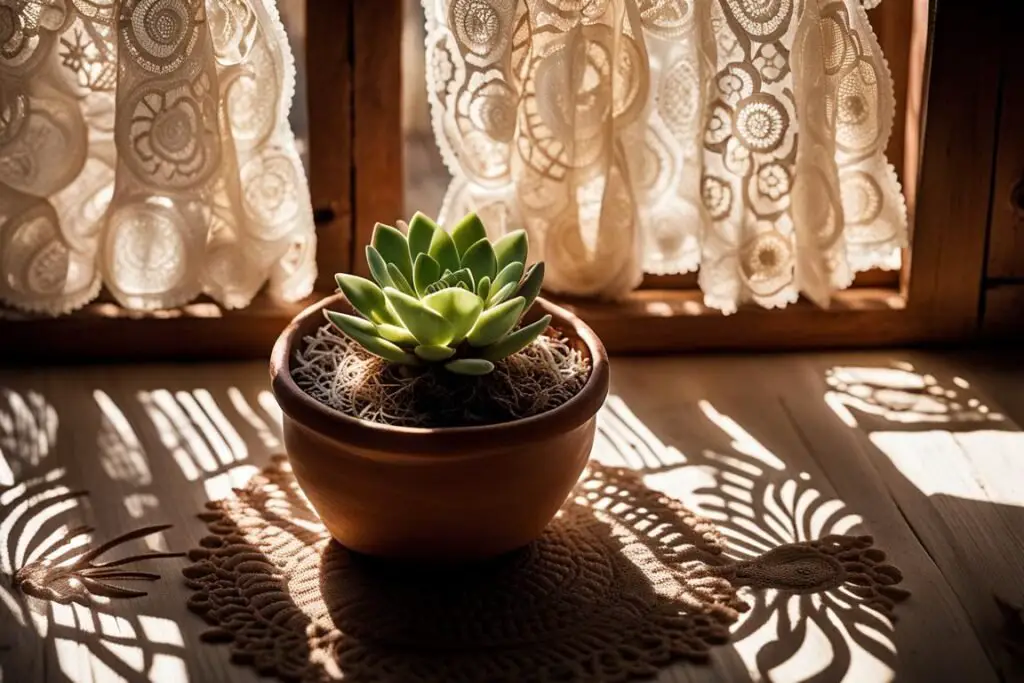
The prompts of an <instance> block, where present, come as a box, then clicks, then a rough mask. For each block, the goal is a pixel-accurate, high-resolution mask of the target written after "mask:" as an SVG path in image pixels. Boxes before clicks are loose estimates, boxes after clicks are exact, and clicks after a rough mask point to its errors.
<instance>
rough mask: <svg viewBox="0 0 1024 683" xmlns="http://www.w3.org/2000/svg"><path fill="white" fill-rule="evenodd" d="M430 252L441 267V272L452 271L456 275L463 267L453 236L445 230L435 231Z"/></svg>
mask: <svg viewBox="0 0 1024 683" xmlns="http://www.w3.org/2000/svg"><path fill="white" fill-rule="evenodd" d="M428 252H429V254H430V256H431V257H432V258H433V259H434V260H435V261H437V262H438V263H439V264H440V265H441V270H443V271H444V270H450V271H452V272H453V273H454V272H455V271H456V270H458V269H459V268H460V267H461V265H460V263H459V250H458V248H456V246H455V242H454V240H452V236H451V235H449V234H448V233H447V232H445V231H444V230H440V229H439V230H436V231H434V236H433V237H432V238H431V240H430V249H429V250H428Z"/></svg>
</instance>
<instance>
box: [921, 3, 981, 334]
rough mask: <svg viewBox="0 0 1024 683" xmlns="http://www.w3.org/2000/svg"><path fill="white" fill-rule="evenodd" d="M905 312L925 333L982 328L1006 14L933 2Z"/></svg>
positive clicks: (970, 330) (964, 331)
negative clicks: (1001, 39) (1002, 19)
mask: <svg viewBox="0 0 1024 683" xmlns="http://www.w3.org/2000/svg"><path fill="white" fill-rule="evenodd" d="M934 7H935V10H934V12H935V13H934V22H933V24H932V26H933V31H932V36H931V52H930V60H929V67H930V68H929V70H928V86H927V100H926V101H927V105H926V112H925V115H924V144H923V149H922V157H921V173H920V178H919V183H918V188H917V207H916V217H915V221H914V233H913V235H912V243H911V244H912V247H911V263H910V281H909V286H908V292H907V295H908V308H907V310H908V311H910V312H911V313H913V314H915V315H918V316H920V318H921V320H922V322H923V323H924V324H925V325H926V326H927V328H928V330H929V334H930V335H931V336H934V337H937V338H947V339H955V338H963V337H965V336H970V335H973V334H974V333H975V332H976V331H977V327H978V320H979V310H980V304H981V288H982V282H983V279H984V269H985V230H986V226H987V225H988V207H989V202H990V199H991V190H992V164H993V154H994V150H995V143H996V135H997V126H996V123H997V121H996V119H997V107H998V91H999V55H1000V47H999V45H998V41H997V40H993V36H996V35H999V22H1000V13H999V12H997V11H979V10H978V8H977V6H972V5H971V4H970V3H962V2H956V1H955V0H937V2H936V3H935V5H934Z"/></svg>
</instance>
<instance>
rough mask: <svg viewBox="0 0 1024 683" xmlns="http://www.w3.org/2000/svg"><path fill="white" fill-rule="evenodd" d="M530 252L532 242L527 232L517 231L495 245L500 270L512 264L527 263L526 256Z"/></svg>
mask: <svg viewBox="0 0 1024 683" xmlns="http://www.w3.org/2000/svg"><path fill="white" fill-rule="evenodd" d="M529 251H530V241H529V239H528V238H527V236H526V231H525V230H516V231H514V232H510V233H509V234H507V235H505V236H504V237H502V238H501V239H500V240H498V241H497V242H495V243H494V255H495V256H496V257H497V258H498V270H499V271H500V270H502V269H503V268H505V267H507V266H508V265H509V264H510V263H526V255H527V254H528V253H529Z"/></svg>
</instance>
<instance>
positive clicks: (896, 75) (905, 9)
mask: <svg viewBox="0 0 1024 683" xmlns="http://www.w3.org/2000/svg"><path fill="white" fill-rule="evenodd" d="M868 18H869V20H870V21H871V27H872V28H873V29H874V31H875V36H876V37H877V38H878V44H879V46H880V47H881V48H882V54H883V55H885V60H886V62H888V64H889V72H890V73H891V75H892V89H893V97H894V100H895V110H896V116H895V117H894V119H893V123H892V135H891V136H890V138H889V147H888V148H887V149H886V152H885V155H886V157H887V158H888V159H889V163H891V164H892V165H893V166H894V167H895V168H896V175H897V177H899V179H900V182H901V183H905V177H904V159H905V157H906V151H907V146H906V139H905V138H906V132H907V123H908V121H907V119H908V114H909V113H910V112H909V111H908V108H907V102H908V93H909V88H910V84H911V82H912V81H913V79H912V78H911V73H910V70H911V65H912V61H911V45H912V44H911V34H912V32H913V28H914V3H913V2H912V1H911V0H902V2H883V3H881V4H880V5H878V6H877V7H875V8H874V9H872V10H871V11H870V12H868Z"/></svg>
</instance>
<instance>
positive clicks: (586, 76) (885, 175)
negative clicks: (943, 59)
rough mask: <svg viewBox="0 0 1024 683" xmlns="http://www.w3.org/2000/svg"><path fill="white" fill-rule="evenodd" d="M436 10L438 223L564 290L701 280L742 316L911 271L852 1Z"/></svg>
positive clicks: (879, 67)
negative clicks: (455, 226) (508, 234)
mask: <svg viewBox="0 0 1024 683" xmlns="http://www.w3.org/2000/svg"><path fill="white" fill-rule="evenodd" d="M423 4H424V8H425V10H426V17H427V38H426V50H427V64H428V69H427V72H428V73H427V82H428V83H427V91H428V98H429V101H430V103H431V110H432V123H433V128H434V132H435V137H436V139H437V142H438V145H439V147H440V149H441V153H442V157H443V158H444V161H445V164H446V165H447V167H448V168H449V170H450V171H451V173H452V176H453V180H452V183H451V185H450V187H449V189H448V192H447V195H446V197H445V200H444V204H443V208H442V220H444V219H445V218H446V217H452V216H459V215H462V212H465V211H468V210H470V209H476V210H478V211H479V212H481V213H482V214H484V218H485V222H486V223H487V225H489V226H491V229H493V230H496V231H498V232H502V231H504V230H506V229H512V228H514V227H519V226H522V227H525V228H526V229H527V230H528V231H529V233H530V237H531V240H532V241H533V242H534V244H535V245H536V246H535V248H534V253H537V254H542V256H541V258H543V260H544V261H545V262H546V265H547V267H548V275H547V277H546V279H545V283H546V285H547V286H548V287H549V288H550V289H552V290H553V291H557V292H562V293H568V294H575V295H597V296H604V297H615V296H619V295H622V294H625V293H627V292H628V291H630V290H631V289H633V288H634V287H635V286H637V285H638V284H639V282H640V279H641V277H642V275H643V273H644V272H648V273H659V274H666V273H679V272H688V271H693V270H696V269H697V268H698V267H699V268H700V284H701V287H702V289H703V290H704V295H705V303H706V304H707V305H708V306H711V307H714V308H719V309H722V310H723V311H725V312H732V311H735V310H736V308H737V306H738V305H739V304H741V303H743V302H746V301H753V302H756V303H757V304H760V305H762V306H766V307H775V306H784V305H786V304H788V303H791V302H793V301H795V300H796V298H797V297H798V296H799V295H800V294H803V295H805V296H807V297H809V298H810V299H812V300H813V301H815V302H817V303H820V304H826V303H827V302H828V300H829V297H830V295H831V293H832V292H833V291H834V290H835V289H837V288H843V287H846V286H848V285H849V284H850V283H851V282H852V280H853V276H854V273H856V272H857V271H861V270H866V269H869V268H876V267H882V268H894V267H897V266H898V264H899V249H900V248H902V247H903V246H905V244H906V232H907V227H906V222H907V219H906V209H905V204H904V200H903V196H902V194H901V191H900V187H899V183H898V181H897V179H896V175H895V171H894V169H893V168H892V167H891V166H890V165H889V164H888V162H887V161H886V159H885V155H884V152H885V148H886V145H887V143H888V140H889V135H890V131H891V128H892V121H893V117H894V104H893V102H894V97H893V92H892V79H891V76H890V74H889V71H888V66H887V65H886V62H885V60H884V58H883V56H882V53H881V50H880V48H879V45H878V42H877V40H876V38H875V35H874V33H873V32H872V29H871V27H870V25H869V23H868V19H867V15H866V13H865V9H864V7H863V6H862V3H861V2H860V0H707V1H694V0H587V1H585V2H578V1H572V2H569V1H566V0H423ZM864 4H866V5H868V6H874V5H875V4H877V2H871V3H864Z"/></svg>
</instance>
